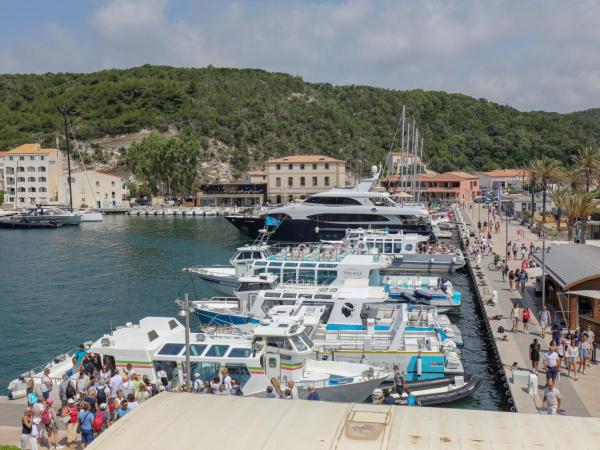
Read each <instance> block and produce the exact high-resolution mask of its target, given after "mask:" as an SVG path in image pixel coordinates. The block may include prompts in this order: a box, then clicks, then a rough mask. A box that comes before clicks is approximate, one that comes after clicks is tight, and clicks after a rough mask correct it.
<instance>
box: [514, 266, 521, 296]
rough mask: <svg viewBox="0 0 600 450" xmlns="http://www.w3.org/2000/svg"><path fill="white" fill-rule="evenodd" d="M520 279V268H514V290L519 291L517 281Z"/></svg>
mask: <svg viewBox="0 0 600 450" xmlns="http://www.w3.org/2000/svg"><path fill="white" fill-rule="evenodd" d="M520 281H521V269H517V270H515V291H517V292H519V283H520Z"/></svg>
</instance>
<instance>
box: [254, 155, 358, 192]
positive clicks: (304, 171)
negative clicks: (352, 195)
mask: <svg viewBox="0 0 600 450" xmlns="http://www.w3.org/2000/svg"><path fill="white" fill-rule="evenodd" d="M266 172H267V197H268V200H269V203H271V204H280V203H288V202H292V201H298V200H303V199H305V198H306V197H308V196H310V195H312V194H315V193H317V192H322V191H326V190H328V189H331V188H335V187H344V186H345V185H346V161H342V160H339V159H335V158H331V157H329V156H319V155H294V156H286V157H283V158H277V159H272V160H269V161H267V163H266Z"/></svg>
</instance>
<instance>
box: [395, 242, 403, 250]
mask: <svg viewBox="0 0 600 450" xmlns="http://www.w3.org/2000/svg"><path fill="white" fill-rule="evenodd" d="M401 251H402V242H398V241H396V242H394V253H400V252H401Z"/></svg>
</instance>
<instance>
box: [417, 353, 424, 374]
mask: <svg viewBox="0 0 600 450" xmlns="http://www.w3.org/2000/svg"><path fill="white" fill-rule="evenodd" d="M422 375H423V359H422V358H421V355H419V356H417V376H418V377H420V376H422Z"/></svg>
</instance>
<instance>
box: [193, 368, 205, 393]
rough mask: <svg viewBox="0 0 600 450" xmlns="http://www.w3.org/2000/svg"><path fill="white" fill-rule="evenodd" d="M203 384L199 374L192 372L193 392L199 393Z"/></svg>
mask: <svg viewBox="0 0 600 450" xmlns="http://www.w3.org/2000/svg"><path fill="white" fill-rule="evenodd" d="M203 386H204V381H202V380H201V379H200V374H199V373H198V372H196V373H195V374H194V392H195V393H196V394H199V393H200V392H201V390H202V387H203Z"/></svg>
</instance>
